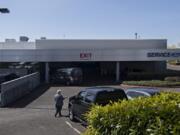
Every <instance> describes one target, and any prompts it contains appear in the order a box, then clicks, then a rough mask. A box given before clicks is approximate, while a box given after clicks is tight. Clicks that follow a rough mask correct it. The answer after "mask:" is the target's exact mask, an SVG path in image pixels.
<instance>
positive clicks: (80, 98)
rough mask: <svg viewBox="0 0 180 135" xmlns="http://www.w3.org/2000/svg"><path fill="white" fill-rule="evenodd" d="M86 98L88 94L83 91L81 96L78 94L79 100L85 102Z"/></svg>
mask: <svg viewBox="0 0 180 135" xmlns="http://www.w3.org/2000/svg"><path fill="white" fill-rule="evenodd" d="M85 96H86V92H85V91H81V92H80V93H79V94H78V99H79V100H84V98H85Z"/></svg>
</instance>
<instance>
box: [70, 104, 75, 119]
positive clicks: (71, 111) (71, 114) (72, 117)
mask: <svg viewBox="0 0 180 135" xmlns="http://www.w3.org/2000/svg"><path fill="white" fill-rule="evenodd" d="M69 119H70V120H71V121H75V117H74V113H73V109H72V107H70V108H69Z"/></svg>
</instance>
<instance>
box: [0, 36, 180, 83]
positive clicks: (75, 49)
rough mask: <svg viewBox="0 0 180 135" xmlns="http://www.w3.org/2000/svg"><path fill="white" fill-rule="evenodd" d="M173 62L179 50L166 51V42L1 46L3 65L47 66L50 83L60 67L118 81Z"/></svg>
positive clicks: (44, 41) (51, 42) (98, 41)
mask: <svg viewBox="0 0 180 135" xmlns="http://www.w3.org/2000/svg"><path fill="white" fill-rule="evenodd" d="M172 59H180V49H175V50H173V49H167V40H166V39H142V40H139V39H138V40H119V39H112V40H110V39H104V40H102V39H72V40H71V39H62V40H59V39H52V40H49V39H41V40H36V41H35V42H2V43H0V62H40V63H45V71H46V72H45V73H46V75H45V76H46V81H47V82H48V78H49V71H48V70H51V69H53V68H57V67H58V68H59V67H68V66H79V67H81V68H84V70H85V71H86V70H87V72H86V75H88V72H89V71H90V70H91V69H92V72H99V73H100V75H103V74H116V80H117V81H118V80H119V79H120V77H121V76H120V75H121V73H122V72H125V71H138V72H146V71H151V72H160V71H164V70H165V69H166V60H172ZM88 70H89V71H88ZM95 70H97V71H95ZM90 74H91V73H90ZM95 74H96V73H95Z"/></svg>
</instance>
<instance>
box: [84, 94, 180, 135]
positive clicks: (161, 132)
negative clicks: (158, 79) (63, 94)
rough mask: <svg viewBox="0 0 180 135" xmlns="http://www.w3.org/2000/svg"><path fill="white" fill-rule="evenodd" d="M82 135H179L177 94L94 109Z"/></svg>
mask: <svg viewBox="0 0 180 135" xmlns="http://www.w3.org/2000/svg"><path fill="white" fill-rule="evenodd" d="M87 119H88V123H89V126H88V128H87V130H86V132H85V133H84V135H171V134H172V135H180V93H162V94H160V95H157V96H154V97H150V98H137V99H135V100H129V101H122V102H119V103H113V104H112V105H107V106H105V107H102V106H94V107H93V108H92V109H91V111H90V112H89V113H88V114H87Z"/></svg>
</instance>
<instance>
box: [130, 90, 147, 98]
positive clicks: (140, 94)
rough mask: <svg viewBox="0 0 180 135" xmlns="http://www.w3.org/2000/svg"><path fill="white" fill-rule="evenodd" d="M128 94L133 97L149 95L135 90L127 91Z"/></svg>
mask: <svg viewBox="0 0 180 135" xmlns="http://www.w3.org/2000/svg"><path fill="white" fill-rule="evenodd" d="M127 95H128V96H130V97H132V98H136V97H142V96H147V95H145V94H143V93H140V92H135V91H129V92H127Z"/></svg>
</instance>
